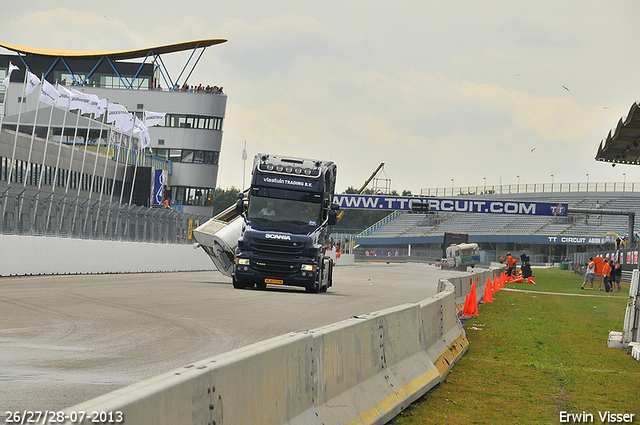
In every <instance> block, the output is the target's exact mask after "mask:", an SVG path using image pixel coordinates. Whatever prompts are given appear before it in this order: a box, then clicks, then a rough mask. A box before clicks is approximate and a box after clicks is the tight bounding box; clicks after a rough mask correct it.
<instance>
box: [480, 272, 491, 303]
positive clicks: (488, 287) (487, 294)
mask: <svg viewBox="0 0 640 425" xmlns="http://www.w3.org/2000/svg"><path fill="white" fill-rule="evenodd" d="M491 286H492V285H491V280H490V279H489V278H487V285H486V286H485V287H484V298H483V300H482V302H483V303H492V302H493V288H491Z"/></svg>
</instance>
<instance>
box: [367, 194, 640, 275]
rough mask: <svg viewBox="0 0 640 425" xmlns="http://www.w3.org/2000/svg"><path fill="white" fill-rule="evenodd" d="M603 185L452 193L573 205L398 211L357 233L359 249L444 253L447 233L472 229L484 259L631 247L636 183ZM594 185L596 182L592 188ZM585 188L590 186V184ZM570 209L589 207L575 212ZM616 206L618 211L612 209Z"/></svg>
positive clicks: (554, 257)
mask: <svg viewBox="0 0 640 425" xmlns="http://www.w3.org/2000/svg"><path fill="white" fill-rule="evenodd" d="M600 185H601V188H602V190H603V191H602V192H596V191H593V192H587V191H582V192H578V191H576V192H550V191H549V192H541V190H543V189H542V186H543V185H519V186H520V187H519V188H518V190H519V191H524V190H530V191H531V192H529V193H522V192H520V193H518V192H516V191H514V192H512V193H508V189H514V188H510V187H509V186H505V187H504V188H503V189H504V190H505V191H506V192H507V193H502V194H486V195H476V196H469V195H466V196H465V195H458V196H454V197H450V198H449V199H451V200H453V201H454V202H456V201H457V202H462V201H464V200H465V199H470V198H472V199H481V200H487V201H491V200H513V201H516V202H551V203H562V204H568V206H569V214H568V215H567V216H566V217H548V216H521V215H518V216H515V215H503V214H479V213H465V212H442V211H439V212H435V213H429V214H423V213H412V212H398V211H396V212H393V213H391V214H390V215H389V216H387V217H385V218H384V219H383V220H381V221H380V222H378V223H376V224H375V225H373V226H371V227H370V228H368V229H366V230H364V231H363V232H361V233H360V234H358V235H357V236H356V238H355V243H356V244H357V245H358V251H357V252H358V253H360V254H362V253H363V252H366V251H369V252H371V251H376V253H377V254H379V253H381V252H382V253H384V255H389V254H390V253H391V255H394V256H395V251H397V250H399V252H400V254H402V253H404V254H405V255H414V256H416V255H420V256H422V257H426V258H431V259H434V258H440V257H441V256H442V249H443V247H442V246H441V244H442V241H443V236H444V234H445V233H464V234H468V235H469V242H475V243H478V244H479V245H480V247H481V253H482V256H483V258H481V260H482V261H496V260H497V259H498V258H499V257H500V256H506V253H507V252H511V253H512V254H513V255H520V254H521V253H526V254H527V255H529V256H530V257H531V258H532V260H533V261H536V262H545V263H546V262H551V261H556V262H559V261H561V260H562V259H566V258H571V259H573V256H574V253H577V252H590V251H600V250H606V249H613V250H615V249H620V248H623V249H624V248H627V246H629V248H631V243H630V242H628V234H629V215H628V214H623V213H627V212H634V211H637V210H638V208H639V207H640V199H638V195H637V192H632V191H631V189H632V187H633V189H636V185H634V184H628V185H626V186H627V189H628V190H629V191H627V192H622V191H620V192H610V191H604V189H605V187H609V188H610V189H611V188H613V186H614V183H609V184H607V185H605V184H604V183H602V184H600ZM547 186H548V187H547V188H546V189H547V190H551V187H550V185H547ZM554 186H555V190H560V186H561V184H557V185H554ZM575 186H578V184H575ZM618 186H622V184H618ZM595 187H596V184H595V183H593V189H594V190H595ZM497 189H498V190H499V189H500V187H497ZM534 189H535V190H536V192H533V190H534ZM566 189H568V187H567V188H566ZM576 189H577V187H576ZM582 189H583V190H586V184H583V188H582ZM492 190H493V189H492ZM572 210H588V211H590V212H589V213H586V212H580V213H576V212H571V211H572ZM598 211H601V212H602V213H598ZM614 211H615V212H616V214H615V215H609V214H608V213H610V212H614ZM632 215H633V214H632ZM634 227H635V224H634ZM636 236H637V235H636Z"/></svg>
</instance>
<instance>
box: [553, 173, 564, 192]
mask: <svg viewBox="0 0 640 425" xmlns="http://www.w3.org/2000/svg"><path fill="white" fill-rule="evenodd" d="M561 186H562V185H561ZM551 191H552V192H553V174H551Z"/></svg>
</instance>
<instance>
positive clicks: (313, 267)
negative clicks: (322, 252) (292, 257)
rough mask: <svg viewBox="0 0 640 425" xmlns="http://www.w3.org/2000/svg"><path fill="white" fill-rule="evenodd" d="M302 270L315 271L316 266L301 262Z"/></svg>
mask: <svg viewBox="0 0 640 425" xmlns="http://www.w3.org/2000/svg"><path fill="white" fill-rule="evenodd" d="M302 271H305V272H315V271H316V266H315V265H311V264H303V265H302Z"/></svg>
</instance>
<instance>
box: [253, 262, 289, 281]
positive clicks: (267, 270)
mask: <svg viewBox="0 0 640 425" xmlns="http://www.w3.org/2000/svg"><path fill="white" fill-rule="evenodd" d="M251 268H253V269H255V270H258V271H259V272H260V273H261V274H262V275H263V276H272V277H287V276H289V275H290V274H291V273H297V272H298V264H296V263H295V262H293V261H283V260H274V259H268V260H254V261H251Z"/></svg>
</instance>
